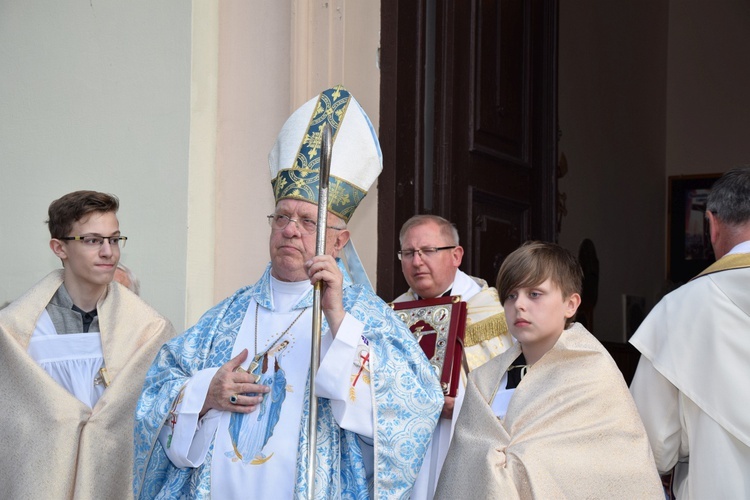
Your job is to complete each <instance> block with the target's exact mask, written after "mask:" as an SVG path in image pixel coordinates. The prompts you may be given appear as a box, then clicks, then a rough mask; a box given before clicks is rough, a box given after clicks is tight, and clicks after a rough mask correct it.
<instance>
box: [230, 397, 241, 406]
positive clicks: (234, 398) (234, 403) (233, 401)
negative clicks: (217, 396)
mask: <svg viewBox="0 0 750 500" xmlns="http://www.w3.org/2000/svg"><path fill="white" fill-rule="evenodd" d="M239 399H240V397H239V396H238V395H237V394H232V395H231V396H229V402H230V403H232V404H233V405H236V404H237V401H238V400H239Z"/></svg>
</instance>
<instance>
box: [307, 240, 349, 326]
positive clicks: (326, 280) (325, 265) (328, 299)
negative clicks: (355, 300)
mask: <svg viewBox="0 0 750 500" xmlns="http://www.w3.org/2000/svg"><path fill="white" fill-rule="evenodd" d="M305 269H306V270H307V275H308V276H309V277H310V282H311V283H312V284H313V285H314V284H315V283H316V282H318V281H322V283H323V288H322V290H321V293H320V299H321V306H322V308H323V314H324V315H325V317H326V321H327V322H328V327H329V328H330V329H331V333H332V334H333V336H334V337H335V336H336V332H338V330H339V326H340V325H341V322H342V321H344V316H345V315H346V311H344V290H343V288H344V275H343V274H342V273H341V270H340V269H339V266H338V265H336V259H334V258H333V257H332V256H331V255H317V256H315V257H313V258H312V259H310V260H308V261H307V262H305Z"/></svg>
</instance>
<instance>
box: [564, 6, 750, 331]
mask: <svg viewBox="0 0 750 500" xmlns="http://www.w3.org/2000/svg"><path fill="white" fill-rule="evenodd" d="M560 4H561V5H560V53H559V54H560V74H559V85H560V89H559V111H560V127H561V129H562V138H561V140H560V148H559V150H560V152H561V153H565V155H566V157H567V160H568V167H569V172H568V174H567V175H566V176H565V177H564V178H563V179H562V180H561V181H560V190H561V191H562V192H564V193H565V194H566V195H567V198H568V199H567V209H568V214H567V216H566V217H565V218H564V220H563V223H562V231H561V233H560V242H561V243H562V244H563V245H564V246H566V247H567V248H569V249H570V250H572V251H574V252H577V250H578V246H579V244H580V242H581V240H582V239H583V238H590V239H592V240H593V241H594V243H595V244H596V247H597V250H598V257H599V262H600V278H599V280H600V282H599V300H598V303H597V306H596V310H595V314H594V331H595V333H596V334H597V336H599V337H600V338H602V339H604V340H622V339H623V312H622V295H623V294H629V295H634V296H638V297H643V298H644V299H645V300H646V308H647V309H650V308H651V307H652V306H653V305H654V304H655V303H656V302H657V301H658V300H659V299H660V298H661V297H662V296H663V294H664V293H666V292H667V291H668V290H669V289H670V288H671V287H672V284H671V283H669V282H668V281H667V279H666V276H667V258H666V231H667V190H668V186H667V178H668V177H669V176H671V175H683V174H702V173H713V172H721V171H725V170H727V169H728V168H731V167H732V166H734V165H737V164H742V163H745V164H746V163H750V151H749V150H748V142H747V137H748V135H750V122H748V120H747V110H748V109H750V95H748V93H747V92H746V89H747V88H748V87H749V86H750V69H748V67H747V65H746V64H744V61H746V60H748V56H749V55H750V54H748V52H750V5H748V4H747V2H744V1H742V0H722V1H721V2H713V3H711V4H710V6H709V5H708V4H707V3H706V2H699V1H695V0H687V1H686V0H671V1H668V2H667V1H659V2H629V3H628V2H626V3H623V2H617V3H614V2H595V1H593V0H592V1H584V2H566V1H565V0H562V1H561V3H560Z"/></svg>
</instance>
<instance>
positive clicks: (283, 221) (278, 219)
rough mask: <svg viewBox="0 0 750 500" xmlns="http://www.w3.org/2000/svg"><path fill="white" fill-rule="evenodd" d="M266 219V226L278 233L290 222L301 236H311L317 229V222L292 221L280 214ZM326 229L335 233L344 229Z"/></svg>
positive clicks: (308, 220)
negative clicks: (295, 226)
mask: <svg viewBox="0 0 750 500" xmlns="http://www.w3.org/2000/svg"><path fill="white" fill-rule="evenodd" d="M266 218H267V219H268V225H269V226H271V227H272V228H273V229H276V230H278V231H282V230H284V229H285V228H286V227H287V226H288V225H289V223H290V222H294V223H295V224H296V225H297V229H299V232H300V233H302V234H313V233H315V232H316V231H317V229H318V222H317V221H314V220H312V219H292V218H291V217H289V216H287V215H282V214H271V215H266ZM326 227H327V228H328V229H335V230H336V231H342V230H344V229H346V228H345V227H333V226H326Z"/></svg>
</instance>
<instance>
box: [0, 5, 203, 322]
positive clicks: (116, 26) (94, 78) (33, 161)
mask: <svg viewBox="0 0 750 500" xmlns="http://www.w3.org/2000/svg"><path fill="white" fill-rule="evenodd" d="M191 15H192V7H191V3H190V2H183V1H176V0H166V1H162V2H148V1H143V0H132V1H129V2H96V1H93V2H88V1H86V2H70V1H63V2H46V1H39V0H28V1H23V2H3V3H2V4H1V5H0V47H2V50H0V68H3V77H2V78H0V158H1V159H2V160H1V161H2V181H0V214H2V215H0V217H2V223H0V241H2V254H1V255H2V260H0V277H1V279H0V303H4V302H6V301H9V300H13V299H15V298H17V297H18V296H19V295H20V294H22V293H23V292H25V291H26V290H27V289H28V288H30V287H31V286H32V285H33V284H34V283H35V282H37V281H38V280H40V279H41V278H42V277H44V276H45V275H46V274H47V273H48V272H49V271H51V270H52V269H56V268H59V267H60V261H59V260H58V259H57V258H56V257H55V256H54V255H53V254H52V252H51V251H50V250H49V246H48V242H49V232H48V231H47V228H46V225H45V224H44V221H45V220H46V218H47V207H48V206H49V203H50V202H51V201H52V200H54V199H56V198H58V197H60V196H62V195H63V194H66V193H68V192H71V191H75V190H78V189H94V190H99V191H106V192H111V193H114V194H116V195H117V196H118V197H119V198H120V202H121V208H120V212H119V214H118V217H119V220H120V228H121V230H122V233H123V234H124V235H126V236H128V237H129V238H130V240H129V242H128V244H127V246H126V247H125V249H124V250H123V252H122V260H123V262H124V263H126V264H127V265H128V266H130V267H131V268H132V269H133V270H134V272H135V273H136V274H137V275H138V276H139V277H140V279H141V286H142V296H143V297H144V298H145V299H146V300H147V301H148V302H150V303H151V304H153V305H154V307H155V308H156V309H158V310H159V311H160V312H162V313H163V314H164V315H166V316H167V317H169V318H170V319H171V320H172V321H173V322H174V323H175V326H176V327H177V328H180V327H181V326H182V323H183V319H184V314H185V301H184V293H185V275H186V253H185V246H186V233H185V227H186V217H187V216H186V212H187V211H186V207H187V204H188V199H187V181H188V176H187V166H188V151H189V143H188V141H189V130H190V118H191V115H190V64H191V43H190V40H191Z"/></svg>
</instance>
